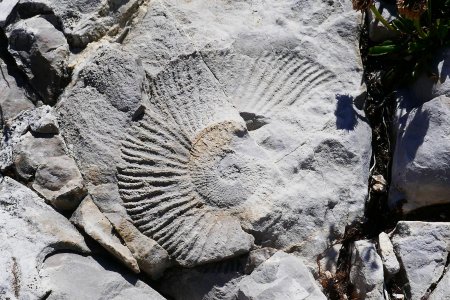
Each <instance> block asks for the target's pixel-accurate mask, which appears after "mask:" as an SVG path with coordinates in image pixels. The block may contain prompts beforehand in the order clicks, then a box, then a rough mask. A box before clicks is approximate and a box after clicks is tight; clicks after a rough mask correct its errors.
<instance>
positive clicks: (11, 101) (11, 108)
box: [0, 2, 34, 126]
mask: <svg viewBox="0 0 450 300" xmlns="http://www.w3.org/2000/svg"><path fill="white" fill-rule="evenodd" d="M1 3H4V2H1ZM0 11H2V9H1V8H0ZM0 73H1V74H2V76H1V77H0V125H1V126H3V125H5V124H6V123H8V120H10V119H12V118H14V117H15V116H17V115H18V114H19V113H20V112H22V111H24V110H27V109H31V108H34V105H33V103H32V102H31V101H30V100H28V99H27V97H26V95H25V91H24V90H23V89H22V88H21V87H20V85H21V84H22V82H21V81H19V80H18V79H16V78H15V77H14V76H12V75H11V74H9V72H8V68H7V66H6V64H5V63H4V62H3V61H2V60H1V59H0Z"/></svg>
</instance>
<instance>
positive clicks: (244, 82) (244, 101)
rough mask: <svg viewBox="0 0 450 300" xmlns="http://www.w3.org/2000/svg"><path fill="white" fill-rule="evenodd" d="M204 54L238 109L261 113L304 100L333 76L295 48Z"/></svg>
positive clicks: (270, 112)
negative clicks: (243, 52) (292, 49)
mask: <svg viewBox="0 0 450 300" xmlns="http://www.w3.org/2000/svg"><path fill="white" fill-rule="evenodd" d="M203 57H204V59H205V61H206V63H207V64H208V66H209V67H210V68H211V70H212V72H213V73H214V74H215V76H216V77H217V78H218V79H219V81H220V82H221V83H222V85H223V88H224V90H225V92H226V93H227V94H228V96H229V97H230V98H231V99H233V103H234V104H235V105H236V106H237V107H238V109H239V111H241V112H251V113H255V114H258V115H263V116H270V115H272V114H273V113H275V112H276V111H278V110H279V109H286V107H289V106H291V105H293V104H294V103H296V102H297V101H304V100H306V99H307V98H308V97H309V96H310V95H312V94H313V93H315V92H317V91H318V90H319V89H323V88H324V86H325V85H327V84H328V83H330V82H332V81H333V80H334V79H335V78H336V76H335V75H334V74H333V73H332V72H331V71H330V70H328V69H327V68H326V67H325V66H323V65H321V64H319V63H317V62H315V61H313V60H312V59H310V58H307V57H302V56H301V55H300V54H299V53H296V52H294V51H287V50H283V51H267V52H264V53H262V54H258V55H256V54H248V55H244V54H240V53H234V52H232V51H230V50H223V51H214V52H205V53H203Z"/></svg>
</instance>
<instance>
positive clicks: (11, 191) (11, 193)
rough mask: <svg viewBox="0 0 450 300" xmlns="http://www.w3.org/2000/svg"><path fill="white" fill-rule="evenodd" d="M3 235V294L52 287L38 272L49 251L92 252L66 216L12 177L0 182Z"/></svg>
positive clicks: (25, 295) (39, 293)
mask: <svg viewBox="0 0 450 300" xmlns="http://www.w3.org/2000/svg"><path fill="white" fill-rule="evenodd" d="M0 237H1V238H0V249H1V251H2V255H1V256H2V258H1V259H0V274H2V275H0V279H1V280H0V298H3V297H6V296H8V295H10V296H11V295H12V296H14V297H13V299H14V298H19V299H39V298H42V297H43V296H44V295H45V294H46V293H47V292H48V291H49V290H48V289H46V288H45V287H44V286H43V285H42V284H41V277H40V276H39V273H38V272H39V271H40V269H41V267H42V264H43V262H44V260H45V258H46V257H47V256H48V255H50V254H52V253H53V252H55V251H75V252H79V253H89V249H88V248H87V246H86V244H85V242H84V239H83V237H82V236H81V235H80V234H79V233H78V231H77V230H76V229H75V227H74V226H73V225H72V224H70V222H69V221H68V220H67V219H66V218H64V217H63V216H62V215H60V214H58V213H57V212H55V211H54V210H53V209H52V208H51V207H50V206H48V205H46V204H45V203H44V202H43V201H42V200H41V199H40V198H39V197H38V196H37V195H36V194H35V193H34V192H33V191H31V190H30V189H28V188H27V187H25V186H23V185H21V184H20V183H18V182H16V181H14V180H13V179H11V178H9V177H4V178H2V181H1V182H0Z"/></svg>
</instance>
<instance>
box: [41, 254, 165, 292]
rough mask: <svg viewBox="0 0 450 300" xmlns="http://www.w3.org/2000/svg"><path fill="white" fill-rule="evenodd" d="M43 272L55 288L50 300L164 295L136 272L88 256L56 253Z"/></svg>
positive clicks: (47, 284) (45, 265) (42, 274)
mask: <svg viewBox="0 0 450 300" xmlns="http://www.w3.org/2000/svg"><path fill="white" fill-rule="evenodd" d="M41 276H42V277H43V284H44V286H46V287H48V288H49V289H51V291H52V292H51V294H50V295H49V296H48V298H47V299H49V300H60V299H64V300H72V299H73V300H77V299H98V300H107V299H115V300H127V299H128V300H130V299H133V300H134V299H136V300H147V299H150V300H164V299H165V298H164V297H162V296H161V295H160V294H158V293H157V292H156V291H154V290H153V289H152V288H151V287H149V286H148V285H147V284H145V283H144V282H142V281H141V280H139V279H137V278H136V276H134V274H129V273H126V272H123V270H120V269H117V268H115V267H113V266H111V265H110V262H108V261H105V260H94V259H93V258H92V257H89V256H88V257H84V256H81V255H76V254H72V253H61V254H55V255H53V256H51V257H49V258H48V259H47V260H46V261H45V263H44V265H43V268H42V271H41Z"/></svg>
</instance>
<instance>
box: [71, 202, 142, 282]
mask: <svg viewBox="0 0 450 300" xmlns="http://www.w3.org/2000/svg"><path fill="white" fill-rule="evenodd" d="M70 221H71V222H72V223H73V224H75V225H76V226H78V227H80V228H81V229H83V231H84V232H86V234H88V235H89V236H90V237H91V238H93V239H94V240H96V241H97V242H98V243H99V244H100V245H102V246H103V248H105V249H106V250H107V251H108V252H110V253H111V254H112V255H114V256H115V257H116V258H117V259H118V260H119V261H120V262H122V263H123V264H125V265H126V266H127V267H128V268H129V269H131V270H132V271H133V272H135V273H139V271H140V270H139V267H138V264H137V262H136V260H135V259H134V257H133V255H132V254H131V252H130V250H129V249H128V248H127V247H126V246H124V245H122V244H121V242H120V240H119V238H118V237H117V236H115V235H114V231H113V226H112V225H111V223H110V222H109V221H108V219H107V218H106V217H105V216H104V215H103V214H102V213H101V212H100V210H99V209H98V207H97V206H96V205H95V204H94V202H92V199H91V197H89V196H87V197H86V198H84V200H83V202H81V204H80V206H78V208H77V210H76V211H75V212H74V213H73V215H72V217H71V218H70Z"/></svg>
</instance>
